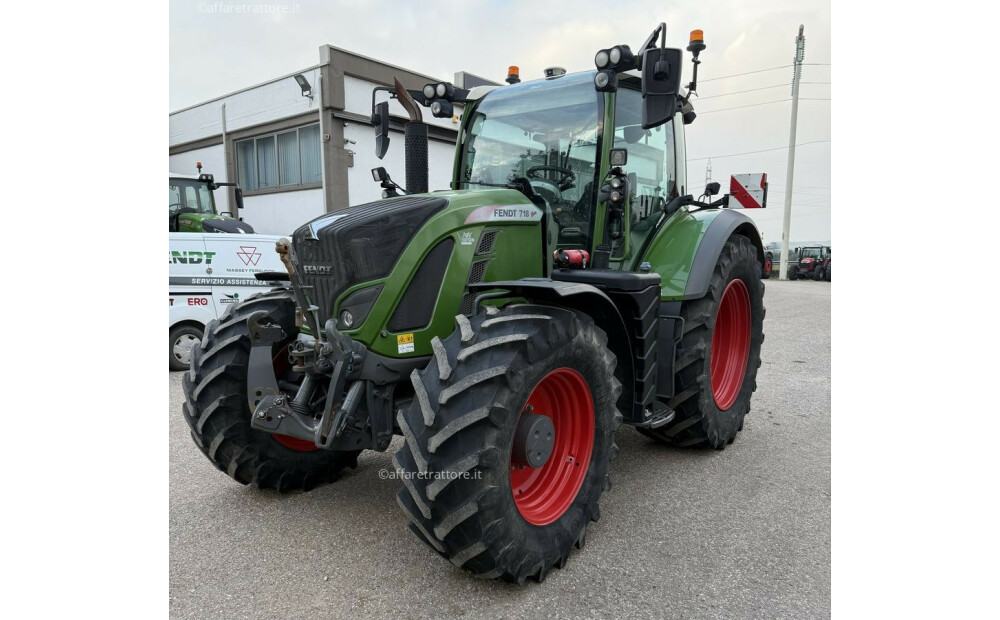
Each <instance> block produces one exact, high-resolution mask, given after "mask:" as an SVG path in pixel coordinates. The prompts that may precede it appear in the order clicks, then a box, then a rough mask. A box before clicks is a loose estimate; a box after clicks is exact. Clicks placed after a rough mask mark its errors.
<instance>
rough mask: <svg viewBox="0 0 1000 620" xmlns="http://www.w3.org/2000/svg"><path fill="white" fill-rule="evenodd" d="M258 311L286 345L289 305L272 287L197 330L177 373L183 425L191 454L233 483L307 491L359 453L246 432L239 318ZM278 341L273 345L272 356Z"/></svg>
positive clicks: (290, 330)
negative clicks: (187, 364)
mask: <svg viewBox="0 0 1000 620" xmlns="http://www.w3.org/2000/svg"><path fill="white" fill-rule="evenodd" d="M258 310H264V311H266V312H267V313H268V318H269V319H271V320H272V321H274V322H275V323H277V324H278V325H279V326H281V329H282V330H283V331H284V332H285V334H287V335H288V340H291V339H293V338H294V337H295V335H296V334H297V333H298V330H297V328H296V327H295V302H294V301H293V300H292V295H291V292H290V291H288V290H286V289H275V290H272V291H268V292H266V293H259V294H256V295H253V296H252V297H249V298H247V299H246V300H245V301H243V302H242V303H239V304H237V305H235V306H230V307H229V309H227V310H226V313H225V314H224V315H223V316H222V318H221V319H219V320H213V321H211V322H210V323H209V324H208V326H207V327H206V328H205V338H204V341H203V342H202V343H200V344H199V345H197V346H195V348H194V350H193V352H192V360H191V369H190V370H189V371H188V372H186V373H185V374H184V395H185V397H186V402H185V403H184V408H183V411H184V419H185V420H186V421H187V423H188V426H190V427H191V437H192V439H194V442H195V444H196V445H197V446H198V449H199V450H201V451H202V453H203V454H204V455H205V456H206V457H208V460H209V461H211V462H212V464H213V465H215V466H216V467H217V468H218V469H219V470H220V471H222V472H225V473H226V474H227V475H228V476H229V477H230V478H232V479H233V480H235V481H237V482H239V483H240V484H253V485H254V486H256V487H257V488H261V489H277V490H278V491H291V490H295V489H304V490H309V489H311V488H313V487H315V486H316V485H317V484H319V483H321V482H328V481H332V480H334V479H335V478H336V476H337V474H338V473H339V472H340V471H341V470H342V469H343V468H345V467H355V466H357V458H358V453H359V451H351V452H331V451H328V450H319V449H316V446H315V445H312V444H309V443H308V442H305V441H302V440H300V439H296V438H294V437H282V436H277V435H271V434H269V433H265V432H261V431H258V430H256V429H253V428H251V427H250V415H251V414H252V413H253V407H251V406H250V403H249V401H248V400H247V385H246V383H247V366H248V363H249V361H250V333H249V328H248V327H247V318H248V317H249V316H250V314H252V313H254V312H256V311H258ZM285 344H286V343H279V344H276V345H275V346H274V352H273V353H274V355H275V357H276V358H277V359H279V360H280V357H278V356H280V354H281V352H282V350H283V348H284V345H285Z"/></svg>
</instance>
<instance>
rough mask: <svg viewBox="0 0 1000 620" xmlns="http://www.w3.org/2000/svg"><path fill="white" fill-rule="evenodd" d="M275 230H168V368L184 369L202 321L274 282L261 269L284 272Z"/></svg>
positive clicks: (202, 329) (199, 338)
mask: <svg viewBox="0 0 1000 620" xmlns="http://www.w3.org/2000/svg"><path fill="white" fill-rule="evenodd" d="M278 239H280V237H278V236H275V235H257V234H236V235H229V234H219V233H190V232H188V233H170V256H169V259H170V369H171V370H186V369H187V367H188V363H189V362H190V360H191V349H192V347H193V346H194V343H195V342H198V341H200V340H201V337H202V335H203V334H204V330H205V325H207V324H208V322H209V321H211V320H212V319H216V318H219V317H221V316H222V313H223V312H225V311H226V308H228V307H229V306H230V305H231V304H234V303H236V302H237V301H240V300H242V299H246V298H247V297H249V296H250V295H253V294H254V293H256V292H259V291H265V290H267V289H268V288H271V287H273V286H274V283H273V282H265V281H262V280H258V279H257V278H256V277H255V276H254V274H255V273H258V272H263V271H272V272H273V271H277V272H281V273H286V271H285V266H284V265H283V264H282V263H281V261H280V260H279V258H278V253H277V252H275V251H274V244H275V243H276V242H277V241H278Z"/></svg>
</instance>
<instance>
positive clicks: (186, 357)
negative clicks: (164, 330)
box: [170, 325, 204, 370]
mask: <svg viewBox="0 0 1000 620" xmlns="http://www.w3.org/2000/svg"><path fill="white" fill-rule="evenodd" d="M203 335H204V333H203V332H202V331H201V330H200V329H198V328H197V327H195V326H193V325H179V326H177V327H175V328H173V329H171V330H170V370H187V369H188V366H189V365H190V364H191V350H192V349H194V346H195V345H196V344H198V343H199V342H201V338H202V336H203Z"/></svg>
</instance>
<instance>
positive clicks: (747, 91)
mask: <svg viewBox="0 0 1000 620" xmlns="http://www.w3.org/2000/svg"><path fill="white" fill-rule="evenodd" d="M791 84H792V83H791V82H787V83H785V84H775V85H774V86H764V87H763V88H751V89H749V90H737V91H734V92H731V93H723V94H721V95H709V96H708V97H702V96H700V95H699V96H698V100H699V101H701V100H702V99H715V98H716V97H728V96H729V95H739V94H740V93H752V92H755V91H758V90H768V89H770V88H781V87H782V86H791Z"/></svg>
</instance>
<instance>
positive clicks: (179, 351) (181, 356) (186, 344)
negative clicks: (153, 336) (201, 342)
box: [173, 334, 198, 364]
mask: <svg viewBox="0 0 1000 620" xmlns="http://www.w3.org/2000/svg"><path fill="white" fill-rule="evenodd" d="M197 342H198V339H197V338H196V337H194V336H192V335H191V334H184V335H183V336H181V337H180V338H178V339H177V340H175V341H174V346H173V354H174V357H175V358H177V361H178V362H180V363H182V364H189V363H191V350H192V349H194V345H195V344H196V343H197Z"/></svg>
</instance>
